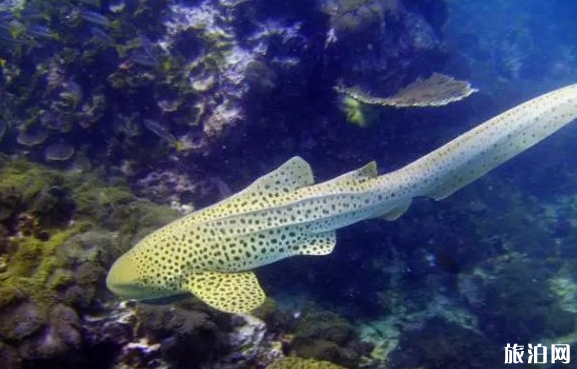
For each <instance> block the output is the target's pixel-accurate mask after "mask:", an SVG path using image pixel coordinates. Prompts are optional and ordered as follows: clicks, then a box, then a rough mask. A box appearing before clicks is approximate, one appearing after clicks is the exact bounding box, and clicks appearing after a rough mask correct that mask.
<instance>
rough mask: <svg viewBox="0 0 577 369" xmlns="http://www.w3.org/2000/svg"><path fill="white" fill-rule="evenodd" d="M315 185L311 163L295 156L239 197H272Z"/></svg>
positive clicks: (250, 186) (260, 179)
mask: <svg viewBox="0 0 577 369" xmlns="http://www.w3.org/2000/svg"><path fill="white" fill-rule="evenodd" d="M313 183H314V180H313V172H312V170H311V167H310V165H309V163H307V162H306V161H305V160H304V159H303V158H301V157H299V156H293V157H292V158H290V159H289V160H287V161H286V162H285V163H284V164H283V165H281V166H280V167H278V168H277V169H275V170H273V171H272V172H270V173H268V174H265V175H264V176H262V177H260V178H259V179H257V180H256V181H254V182H253V183H251V184H250V185H249V186H248V187H247V188H245V189H244V190H243V191H242V192H240V193H239V195H241V196H242V195H245V196H246V195H250V194H257V195H259V196H263V195H272V194H275V193H284V192H289V191H294V190H296V189H298V188H301V187H305V186H310V185H312V184H313Z"/></svg>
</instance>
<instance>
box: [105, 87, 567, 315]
mask: <svg viewBox="0 0 577 369" xmlns="http://www.w3.org/2000/svg"><path fill="white" fill-rule="evenodd" d="M576 117H577V84H574V85H571V86H567V87H564V88H561V89H558V90H555V91H553V92H550V93H548V94H545V95H542V96H540V97H537V98H535V99H533V100H531V101H529V102H526V103H524V104H521V105H519V106H517V107H514V108H512V109H510V110H508V111H506V112H504V113H502V114H500V115H497V116H496V117H494V118H492V119H490V120H488V121H486V122H485V123H483V124H481V125H480V126H477V127H475V128H473V129H472V130H470V131H468V132H466V133H464V134H462V135H461V136H459V137H457V138H456V139H454V140H452V141H450V142H449V143H447V144H445V145H443V146H441V147H440V148H438V149H436V150H434V151H432V152H431V153H429V154H427V155H425V156H423V157H421V158H420V159H417V160H415V161H414V162H412V163H410V164H408V165H406V166H405V167H402V168H400V169H398V170H396V171H394V172H390V173H385V174H381V175H378V174H377V167H376V164H375V162H371V163H369V164H367V165H366V166H364V167H362V168H360V169H357V170H354V171H352V172H349V173H345V174H343V175H341V176H339V177H337V178H335V179H332V180H329V181H327V182H321V183H317V184H315V183H314V179H313V173H312V170H311V168H310V166H309V164H308V163H307V162H306V161H304V160H303V159H301V158H299V157H294V158H292V159H290V160H288V161H287V162H286V163H285V164H283V165H282V166H280V167H279V168H277V169H276V170H274V171H272V172H271V173H269V174H266V175H264V176H262V177H260V178H258V179H257V180H256V181H254V182H253V183H252V184H251V185H249V186H248V187H247V188H246V189H244V190H243V191H241V192H239V193H237V194H235V195H233V196H231V197H229V198H227V199H225V200H223V201H220V202H218V203H217V204H215V205H212V206H209V207H207V208H204V209H201V210H198V211H196V212H193V213H191V214H189V215H186V216H184V217H183V218H181V219H177V220H175V221H174V222H172V223H169V224H168V225H166V226H164V227H162V228H160V229H159V230H157V231H155V232H153V233H152V234H150V235H148V236H146V237H144V238H143V239H142V240H141V241H140V242H139V243H138V244H136V246H134V247H133V248H132V249H131V250H129V251H128V252H127V253H125V254H124V255H122V256H121V257H120V258H119V259H118V260H116V262H115V263H114V265H113V266H112V268H111V269H110V271H109V273H108V277H107V280H106V283H107V286H108V288H109V289H110V290H111V291H112V292H114V293H115V294H117V295H119V296H121V297H122V298H125V299H139V300H143V299H152V298H162V297H168V296H172V295H177V294H181V293H183V292H187V291H188V292H191V293H192V294H194V295H195V296H196V297H198V298H199V299H201V300H203V301H204V302H206V303H207V304H208V305H210V306H212V307H214V308H216V309H218V310H221V311H225V312H232V313H246V312H250V311H251V310H253V309H255V308H256V307H258V306H259V305H261V304H262V303H263V302H264V300H265V294H264V292H263V290H262V288H261V287H260V285H259V282H258V279H257V277H256V275H255V274H254V272H253V269H255V268H258V267H260V266H263V265H267V264H271V263H273V262H276V261H279V260H282V259H285V258H288V257H291V256H295V255H327V254H330V253H331V252H332V251H333V249H334V247H335V244H336V232H335V231H336V230H337V229H339V228H342V227H345V226H348V225H351V224H353V223H357V222H359V221H361V220H364V219H369V218H377V217H379V218H384V219H386V220H391V221H392V220H395V219H397V218H399V217H400V216H401V215H402V214H403V213H404V212H405V211H406V210H407V209H408V208H409V206H410V204H411V202H412V200H413V198H415V197H429V198H432V199H435V200H441V199H444V198H446V197H447V196H449V195H451V194H452V193H454V192H455V191H457V190H459V189H460V188H462V187H464V186H466V185H467V184H469V183H470V182H472V181H474V180H476V179H477V178H480V177H482V176H483V175H485V174H486V173H487V172H489V171H490V170H492V169H493V168H495V167H497V166H499V165H500V164H502V163H504V162H506V161H508V160H509V159H511V158H512V157H514V156H516V155H517V154H519V153H521V152H523V151H525V150H527V149H528V148H530V147H531V146H533V145H535V144H537V143H538V142H540V141H542V140H543V139H545V138H546V137H548V136H550V135H551V134H553V133H554V132H556V131H557V130H559V129H561V128H562V127H564V126H565V125H567V124H568V123H570V122H571V121H572V120H574V119H575V118H576ZM527 175H528V176H530V175H531V173H530V172H528V173H527ZM454 271H455V272H456V270H454Z"/></svg>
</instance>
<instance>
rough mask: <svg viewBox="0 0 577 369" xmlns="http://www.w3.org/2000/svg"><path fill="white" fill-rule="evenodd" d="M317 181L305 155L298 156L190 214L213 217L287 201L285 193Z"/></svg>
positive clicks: (204, 218) (206, 218)
mask: <svg viewBox="0 0 577 369" xmlns="http://www.w3.org/2000/svg"><path fill="white" fill-rule="evenodd" d="M313 183H314V180H313V172H312V170H311V167H310V165H309V164H308V163H307V162H306V161H305V160H304V159H302V158H300V157H298V156H294V157H292V158H290V159H289V160H287V161H286V162H285V163H284V164H283V165H281V166H280V167H278V168H277V169H275V170H273V171H272V172H270V173H267V174H265V175H264V176H262V177H260V178H258V179H257V180H256V181H254V182H253V183H251V184H250V185H249V186H248V187H247V188H245V189H244V190H242V191H240V192H239V193H237V194H236V195H233V196H231V197H229V198H226V199H224V200H222V201H221V202H219V203H216V204H214V205H213V206H211V207H208V208H205V209H202V210H201V211H199V212H197V213H193V214H190V215H189V217H195V218H197V219H199V220H210V219H214V218H220V217H226V216H231V215H234V214H239V213H245V212H250V211H255V210H259V209H262V208H263V207H266V206H274V205H281V203H282V201H286V199H285V198H284V197H283V196H281V195H283V194H286V193H289V192H291V191H295V190H297V189H299V188H301V187H305V186H309V185H312V184H313Z"/></svg>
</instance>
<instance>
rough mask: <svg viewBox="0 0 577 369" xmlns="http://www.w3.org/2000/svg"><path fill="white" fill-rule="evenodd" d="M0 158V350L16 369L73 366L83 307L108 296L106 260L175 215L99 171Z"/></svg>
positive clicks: (95, 305)
mask: <svg viewBox="0 0 577 369" xmlns="http://www.w3.org/2000/svg"><path fill="white" fill-rule="evenodd" d="M1 165H2V167H1V168H0V173H1V175H0V187H2V199H1V202H2V206H3V209H5V210H4V213H5V216H4V217H3V218H2V220H1V224H2V230H3V234H2V236H1V242H0V245H1V247H0V258H1V259H2V268H1V269H0V296H1V297H0V322H1V324H0V341H1V352H2V356H3V357H5V360H6V363H9V364H6V365H12V366H13V367H14V368H19V367H20V365H21V364H22V365H23V366H24V367H26V366H27V365H33V364H32V363H36V362H47V363H52V364H53V365H64V366H66V365H71V363H73V362H76V361H78V360H79V359H78V358H77V357H76V356H75V354H74V353H78V352H79V350H81V347H82V345H83V338H82V337H83V336H84V333H83V316H84V314H85V313H86V312H88V311H90V310H94V309H96V310H98V309H100V308H101V306H102V304H103V301H104V300H105V299H107V298H109V294H108V292H106V291H105V287H104V278H105V275H106V272H107V270H108V268H109V266H110V265H111V263H112V261H113V260H114V259H115V258H116V257H118V256H119V254H120V253H121V252H122V251H124V250H125V249H126V248H128V247H129V246H130V244H131V242H133V241H134V238H135V237H139V236H138V235H137V234H136V233H137V232H141V231H143V230H144V229H146V228H149V227H150V228H156V227H158V226H159V225H161V224H162V223H161V222H163V221H164V222H167V221H169V220H170V219H173V218H174V216H175V215H176V214H175V212H174V211H172V210H170V209H165V208H161V207H159V206H157V205H153V204H151V203H147V202H145V201H139V200H136V198H135V197H134V196H133V195H132V194H131V193H130V191H128V190H127V188H126V187H123V185H122V184H116V185H115V186H114V185H111V183H110V182H108V181H106V180H105V179H104V178H102V176H99V175H98V173H91V174H88V175H86V174H82V175H80V174H79V173H75V172H68V173H63V172H59V171H55V170H51V169H46V168H42V167H40V166H38V165H35V164H31V163H28V162H26V161H24V160H22V159H17V160H9V159H5V158H3V159H2V161H1ZM96 224H99V226H98V227H96ZM101 227H107V229H103V228H101ZM150 228H149V229H150ZM47 365H48V364H47Z"/></svg>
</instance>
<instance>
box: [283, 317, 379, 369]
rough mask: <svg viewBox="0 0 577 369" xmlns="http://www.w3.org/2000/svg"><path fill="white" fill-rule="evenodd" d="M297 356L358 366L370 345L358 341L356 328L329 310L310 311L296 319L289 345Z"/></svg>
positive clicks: (370, 348)
mask: <svg viewBox="0 0 577 369" xmlns="http://www.w3.org/2000/svg"><path fill="white" fill-rule="evenodd" d="M291 349H292V350H293V351H294V352H295V353H296V355H297V356H300V357H304V358H314V359H320V360H328V361H330V362H332V363H336V364H339V365H343V366H345V367H351V368H354V367H357V366H358V364H359V362H360V359H361V357H362V356H363V355H365V354H368V353H369V352H370V351H371V350H372V346H371V345H370V344H369V345H367V344H365V343H363V342H361V341H360V339H359V334H358V332H357V330H356V329H355V327H354V326H353V325H351V324H350V323H348V322H347V321H346V320H344V319H343V318H341V317H339V316H338V315H336V314H333V313H330V312H323V311H317V312H314V311H313V312H311V313H308V314H305V315H304V316H303V317H302V319H301V320H300V321H299V322H298V324H297V326H296V328H295V330H294V336H293V340H292V344H291Z"/></svg>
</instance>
